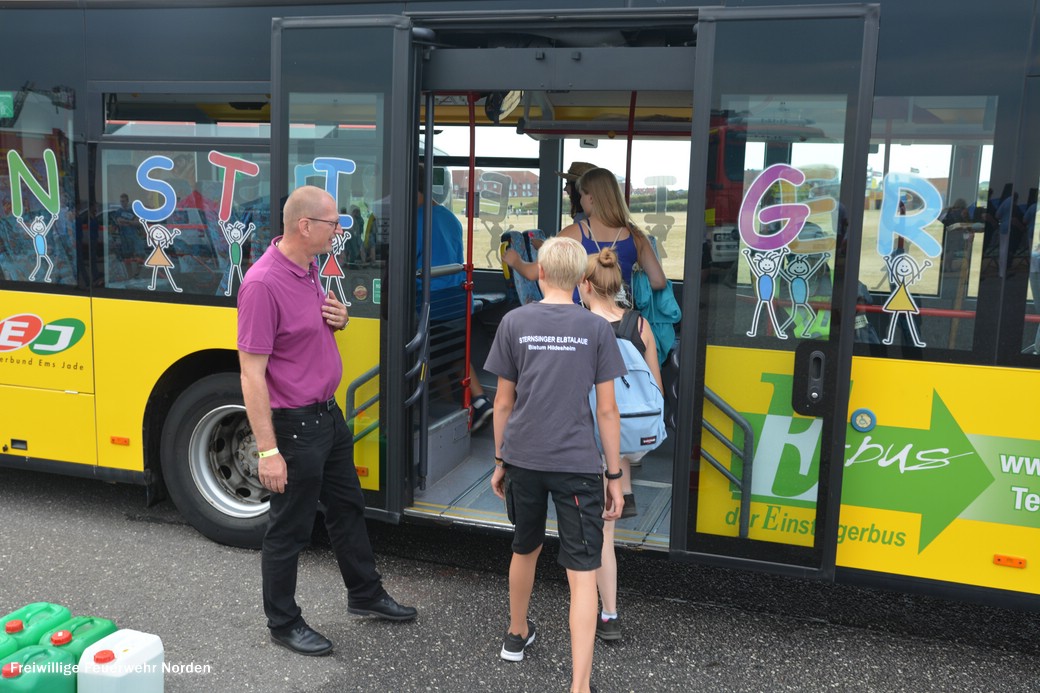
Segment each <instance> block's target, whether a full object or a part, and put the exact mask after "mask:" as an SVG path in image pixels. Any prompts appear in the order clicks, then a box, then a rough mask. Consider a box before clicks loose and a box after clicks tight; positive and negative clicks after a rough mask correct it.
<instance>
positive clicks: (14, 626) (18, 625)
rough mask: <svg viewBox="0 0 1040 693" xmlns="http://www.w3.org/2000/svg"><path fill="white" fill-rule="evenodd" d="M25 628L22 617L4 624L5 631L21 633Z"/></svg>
mask: <svg viewBox="0 0 1040 693" xmlns="http://www.w3.org/2000/svg"><path fill="white" fill-rule="evenodd" d="M24 629H25V624H23V623H22V620H21V619H20V618H14V619H11V620H10V621H8V622H7V623H6V624H4V632H5V633H8V634H10V633H21V632H22V631H23V630H24Z"/></svg>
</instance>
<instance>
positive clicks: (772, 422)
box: [671, 6, 878, 578]
mask: <svg viewBox="0 0 1040 693" xmlns="http://www.w3.org/2000/svg"><path fill="white" fill-rule="evenodd" d="M877 28H878V14H877V8H876V6H855V7H853V6H848V7H839V6H830V7H816V8H813V7H800V8H783V9H782V8H775V9H774V8H768V9H761V8H737V9H723V8H706V9H703V10H701V11H700V15H699V22H698V31H697V62H696V68H695V69H696V85H695V94H694V122H693V130H694V146H693V155H692V157H691V175H690V182H691V184H690V189H691V199H690V209H691V214H690V215H689V227H688V233H687V239H688V244H689V245H688V252H687V272H686V276H687V277H691V276H693V275H692V274H691V269H692V268H693V265H692V263H694V262H696V261H697V260H698V259H699V258H700V253H699V249H698V248H695V247H693V246H692V244H695V243H696V241H697V239H701V238H704V234H705V231H706V228H705V227H706V226H707V227H716V226H718V224H719V223H720V221H721V220H718V219H715V218H714V215H715V211H716V210H715V209H714V206H713V205H712V204H711V202H712V200H713V199H714V198H716V197H717V191H718V183H717V182H713V180H712V179H713V178H716V179H717V178H718V176H714V177H713V176H712V175H711V173H712V172H711V171H709V170H708V169H709V165H710V162H709V149H712V146H714V150H713V152H714V154H713V156H718V157H719V158H721V159H722V160H723V161H725V162H726V165H727V167H728V168H732V169H733V170H734V171H737V172H738V174H737V180H738V184H740V182H739V179H740V177H741V174H742V177H743V182H742V188H743V189H742V194H741V195H740V199H741V203H740V207H739V210H738V214H737V216H736V218H734V219H733V220H732V226H733V228H734V229H735V230H736V232H737V234H736V236H737V237H739V250H738V252H736V253H732V255H734V257H732V258H729V260H730V262H731V264H730V265H729V266H728V267H726V266H719V265H718V264H715V265H711V266H710V267H709V269H707V270H706V271H705V272H704V275H703V277H702V284H701V291H699V292H698V291H690V290H687V291H685V292H684V296H683V299H684V300H683V326H682V338H681V344H680V349H679V351H680V353H679V362H680V363H682V364H683V368H682V369H681V372H680V376H679V381H678V387H679V398H678V399H679V406H678V417H679V421H692V422H696V424H695V425H693V426H680V427H679V430H678V431H677V439H676V449H677V454H676V459H675V462H676V464H675V477H674V483H673V513H672V527H671V548H672V553H673V555H675V556H677V557H685V558H689V559H693V560H700V561H707V562H715V563H721V564H731V565H741V566H745V567H748V566H750V567H755V566H758V567H761V568H762V569H766V570H771V571H778V572H788V573H795V574H807V575H811V574H816V575H819V576H821V577H825V578H829V577H830V576H831V575H833V570H834V558H835V551H836V545H837V542H838V540H839V537H838V518H837V515H838V508H839V502H840V489H841V474H842V467H843V460H844V441H845V431H846V428H847V427H848V426H849V425H850V423H849V421H848V417H847V412H848V396H849V388H850V383H849V375H850V370H851V360H852V342H853V340H854V332H855V316H856V296H857V277H858V266H859V249H860V232H861V217H862V214H861V212H862V208H863V207H862V206H863V190H864V186H865V171H866V156H867V151H868V141H869V131H870V108H871V102H872V96H873V74H874V63H875V54H876V40H877ZM720 127H726V128H728V129H729V130H730V131H731V132H739V133H740V134H741V136H740V137H739V138H737V137H731V138H729V139H727V140H726V143H727V146H728V150H727V151H721V150H720V148H719V142H720V140H719V138H718V137H717V136H716V139H715V141H714V142H713V141H712V140H711V135H710V133H711V132H712V131H714V132H716V133H718V132H719V129H720ZM698 143H702V145H703V146H698ZM714 163H718V162H717V161H716V162H714ZM820 171H826V172H828V173H827V174H826V175H823V174H820V173H819V172H820ZM731 178H732V176H731ZM699 210H703V211H704V212H705V213H704V214H698V213H697V212H698V211H699ZM705 266H707V263H706V265H705ZM686 364H693V367H688V366H687V365H686ZM681 451H688V453H687V454H683V453H682V452H681Z"/></svg>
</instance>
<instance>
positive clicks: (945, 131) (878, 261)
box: [857, 96, 1011, 350]
mask: <svg viewBox="0 0 1040 693" xmlns="http://www.w3.org/2000/svg"><path fill="white" fill-rule="evenodd" d="M995 109H996V98H994V97H985V96H978V97H934V96H933V97H878V98H877V99H875V105H874V120H873V125H872V139H871V142H872V152H871V154H870V155H869V157H868V160H867V164H868V167H869V169H868V172H867V188H866V190H865V191H864V211H863V245H862V249H863V251H862V255H861V261H860V262H861V264H860V277H859V281H860V288H861V297H862V298H863V300H862V305H861V307H860V308H861V312H860V314H859V317H858V318H857V326H859V325H860V324H861V323H862V324H864V325H866V324H868V323H869V324H870V325H871V326H872V328H873V329H872V332H873V333H875V334H876V335H877V337H878V340H877V341H880V343H881V344H883V345H904V346H911V347H921V348H923V347H925V346H928V347H936V348H946V349H958V350H970V349H972V348H973V342H974V333H975V324H976V323H975V316H976V310H977V299H978V295H979V282H980V281H981V279H982V278H983V277H984V276H993V277H997V276H1002V274H1001V272H1000V270H999V268H998V264H999V261H998V255H999V252H1000V251H999V246H1000V233H999V232H998V231H999V228H998V227H999V220H998V215H997V212H998V209H999V207H1000V205H1001V203H1002V202H1003V201H1004V200H1003V198H1004V197H1005V196H1006V195H1004V194H1003V193H1002V189H1000V190H994V189H993V188H994V186H993V185H991V183H990V181H989V171H990V164H991V161H992V151H993V147H992V145H993V121H994V117H993V113H994V112H995ZM1008 195H1010V191H1009V192H1008ZM1008 204H1011V203H1010V201H1009V202H1008ZM857 334H862V333H859V332H858V333H857ZM861 341H864V340H861ZM865 341H873V340H872V339H868V340H865Z"/></svg>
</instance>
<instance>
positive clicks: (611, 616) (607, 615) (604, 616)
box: [599, 611, 617, 621]
mask: <svg viewBox="0 0 1040 693" xmlns="http://www.w3.org/2000/svg"><path fill="white" fill-rule="evenodd" d="M599 617H600V619H602V620H604V621H613V620H614V619H615V618H617V612H614V613H608V612H606V611H601V612H599Z"/></svg>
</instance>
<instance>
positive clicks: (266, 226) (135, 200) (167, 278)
mask: <svg viewBox="0 0 1040 693" xmlns="http://www.w3.org/2000/svg"><path fill="white" fill-rule="evenodd" d="M101 172H102V173H101V188H100V198H99V201H98V202H99V205H100V209H101V212H100V216H99V218H100V228H101V234H102V249H101V250H102V257H103V258H104V261H103V263H102V266H103V274H102V278H103V280H104V284H103V285H104V286H106V287H108V288H112V289H139V290H147V291H158V292H173V293H184V294H188V295H205V296H225V297H226V296H231V295H233V294H234V293H235V291H237V289H238V287H239V286H240V285H241V282H242V276H243V275H244V274H245V272H246V270H247V269H248V268H249V266H250V265H251V264H252V263H253V262H254V261H256V259H257V258H259V257H260V255H261V254H263V251H264V250H265V249H266V248H267V246H268V244H269V243H270V241H271V236H272V228H271V204H270V200H269V199H268V192H267V191H268V189H269V185H270V166H269V156H268V155H267V154H266V153H264V154H256V153H242V152H226V151H217V150H211V149H208V148H205V149H200V150H195V151H170V150H143V149H106V150H105V151H103V152H102V156H101Z"/></svg>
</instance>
